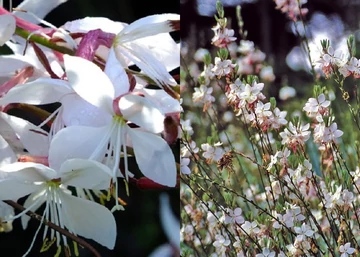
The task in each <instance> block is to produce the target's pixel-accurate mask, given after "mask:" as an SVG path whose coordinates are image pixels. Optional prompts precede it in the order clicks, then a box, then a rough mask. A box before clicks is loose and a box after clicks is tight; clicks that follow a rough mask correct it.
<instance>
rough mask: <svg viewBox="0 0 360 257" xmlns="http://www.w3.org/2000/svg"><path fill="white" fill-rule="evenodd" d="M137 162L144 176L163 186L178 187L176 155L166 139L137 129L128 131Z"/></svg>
mask: <svg viewBox="0 0 360 257" xmlns="http://www.w3.org/2000/svg"><path fill="white" fill-rule="evenodd" d="M128 133H129V135H130V136H131V141H132V144H133V148H134V153H135V158H136V162H137V164H138V166H139V168H140V170H141V172H142V173H143V174H144V176H146V177H148V178H149V179H151V180H153V181H154V182H156V183H159V184H161V185H165V186H169V187H174V186H175V185H176V164H175V158H174V155H173V153H172V151H171V149H170V147H169V145H168V144H167V143H166V141H165V140H164V139H162V138H161V137H159V136H156V135H154V134H151V133H147V132H143V131H140V130H137V129H128Z"/></svg>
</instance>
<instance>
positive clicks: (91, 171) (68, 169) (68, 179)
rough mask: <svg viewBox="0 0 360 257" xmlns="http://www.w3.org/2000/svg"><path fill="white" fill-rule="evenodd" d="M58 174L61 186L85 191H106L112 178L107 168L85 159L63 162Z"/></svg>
mask: <svg viewBox="0 0 360 257" xmlns="http://www.w3.org/2000/svg"><path fill="white" fill-rule="evenodd" d="M59 173H60V174H59V175H60V176H61V182H62V184H64V185H70V186H75V187H81V188H86V189H107V188H108V187H109V185H110V180H111V177H112V172H111V170H110V169H109V167H107V166H106V165H104V164H102V163H100V162H97V161H92V160H85V159H70V160H67V161H65V162H64V163H63V164H62V165H61V168H60V172H59Z"/></svg>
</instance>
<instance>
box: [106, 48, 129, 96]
mask: <svg viewBox="0 0 360 257" xmlns="http://www.w3.org/2000/svg"><path fill="white" fill-rule="evenodd" d="M104 72H105V73H106V75H107V76H108V77H109V79H110V80H111V82H112V84H113V85H114V88H115V97H118V96H120V95H123V94H125V93H127V92H129V89H130V83H129V78H128V76H127V75H126V72H125V70H124V68H123V67H122V66H121V64H120V63H119V61H118V60H117V59H116V56H115V52H114V48H113V47H112V48H110V51H109V56H108V59H107V61H106V66H105V70H104Z"/></svg>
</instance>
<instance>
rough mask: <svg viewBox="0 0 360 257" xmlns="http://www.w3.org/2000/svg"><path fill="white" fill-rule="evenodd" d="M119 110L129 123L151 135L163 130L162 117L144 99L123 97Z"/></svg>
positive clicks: (130, 96) (135, 96)
mask: <svg viewBox="0 0 360 257" xmlns="http://www.w3.org/2000/svg"><path fill="white" fill-rule="evenodd" d="M119 109H120V112H121V114H122V115H123V116H124V117H125V118H126V119H127V120H129V121H131V122H133V123H135V124H136V125H138V126H140V127H141V128H143V129H145V130H148V131H150V132H153V133H160V132H162V131H163V130H164V119H165V117H164V115H163V114H162V113H161V111H160V110H159V109H158V108H156V106H155V105H154V104H153V103H152V102H151V101H149V100H148V99H146V98H145V97H141V96H137V95H131V94H128V95H125V96H123V97H121V98H120V101H119Z"/></svg>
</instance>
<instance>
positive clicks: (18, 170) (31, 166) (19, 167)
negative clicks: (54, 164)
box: [0, 162, 57, 184]
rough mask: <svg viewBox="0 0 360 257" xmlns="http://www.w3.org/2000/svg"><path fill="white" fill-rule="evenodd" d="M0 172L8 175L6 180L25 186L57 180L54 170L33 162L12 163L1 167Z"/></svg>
mask: <svg viewBox="0 0 360 257" xmlns="http://www.w3.org/2000/svg"><path fill="white" fill-rule="evenodd" d="M0 171H3V172H6V173H8V177H7V178H11V179H16V180H18V181H21V182H23V183H27V184H31V183H35V184H38V183H42V182H46V181H49V180H52V179H54V178H57V173H56V171H55V170H53V169H51V168H49V167H47V166H45V165H43V164H40V163H34V162H14V163H11V164H7V165H4V166H1V167H0Z"/></svg>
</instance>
